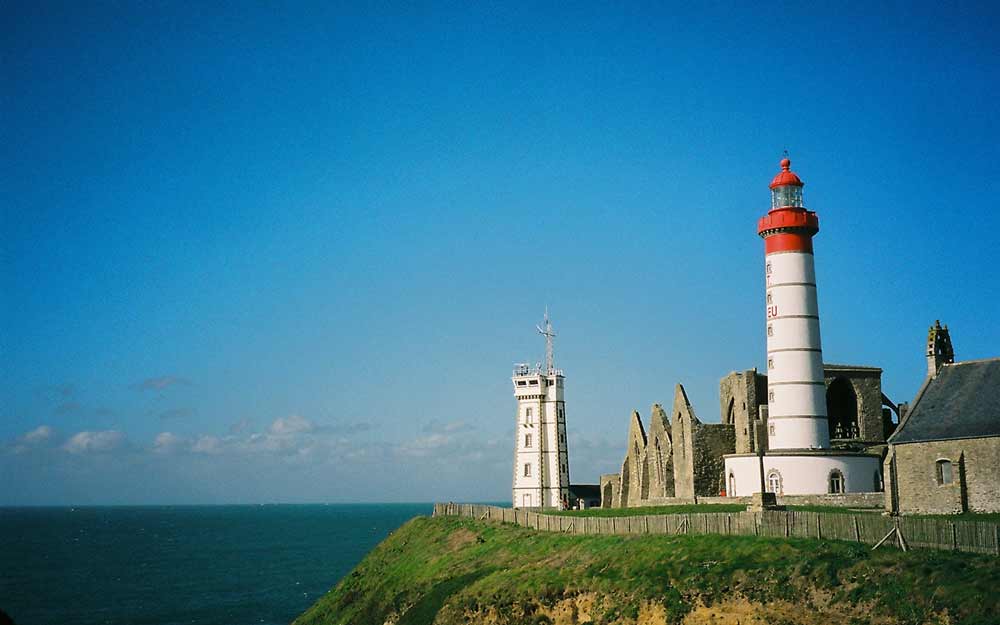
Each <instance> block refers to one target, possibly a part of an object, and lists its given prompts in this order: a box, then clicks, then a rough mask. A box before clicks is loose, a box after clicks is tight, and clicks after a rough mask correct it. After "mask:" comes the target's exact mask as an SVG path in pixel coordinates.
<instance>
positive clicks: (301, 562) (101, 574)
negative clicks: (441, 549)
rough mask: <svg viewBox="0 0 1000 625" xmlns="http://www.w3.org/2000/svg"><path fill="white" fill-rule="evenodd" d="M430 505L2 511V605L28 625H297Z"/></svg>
mask: <svg viewBox="0 0 1000 625" xmlns="http://www.w3.org/2000/svg"><path fill="white" fill-rule="evenodd" d="M431 510H432V504H429V503H417V504H357V505H354V504H350V505H347V504H338V505H333V504H331V505H323V504H317V505H233V506H127V507H75V508H40V507H39V508H0V610H3V611H4V612H5V613H6V614H7V615H9V616H10V617H11V618H12V619H13V620H14V622H15V623H16V624H17V625H146V624H148V625H188V624H195V623H197V624H199V625H259V624H265V625H279V624H280V625H287V624H288V623H290V622H291V621H292V620H293V619H295V617H297V616H298V615H299V614H301V613H302V612H303V611H305V610H306V609H307V608H308V607H309V606H311V605H312V604H313V603H314V602H315V601H316V600H317V599H318V598H319V597H321V596H322V595H323V594H325V593H326V592H327V591H328V590H329V589H330V588H332V587H333V586H334V585H336V583H337V581H338V580H340V578H341V577H343V576H344V575H345V574H347V573H348V572H350V571H351V569H352V568H354V566H355V565H357V564H358V562H360V561H361V559H362V558H363V557H364V555H365V554H366V553H368V551H369V550H371V549H372V547H374V546H375V545H376V544H378V543H379V542H380V541H381V540H382V539H383V538H385V537H386V536H388V535H389V533H390V532H392V531H393V530H395V529H396V528H398V527H399V526H400V525H402V524H403V523H405V522H406V521H407V520H408V519H411V518H413V517H414V516H417V515H428V514H430V513H431ZM0 621H2V619H0Z"/></svg>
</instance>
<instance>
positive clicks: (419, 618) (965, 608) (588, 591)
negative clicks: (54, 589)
mask: <svg viewBox="0 0 1000 625" xmlns="http://www.w3.org/2000/svg"><path fill="white" fill-rule="evenodd" d="M997 588H1000V559H998V558H996V557H994V556H981V555H970V554H961V553H950V552H940V551H925V550H914V551H910V552H909V553H903V552H900V551H897V550H895V549H884V550H879V551H874V552H872V551H870V550H869V548H868V547H866V546H864V545H858V544H853V543H845V542H835V541H825V542H824V541H817V540H807V539H771V538H754V537H743V536H700V535H684V536H652V535H650V536H579V535H566V534H555V533H546V532H537V531H533V530H530V529H525V528H521V527H517V526H512V525H505V524H500V523H496V522H485V521H474V520H471V519H463V518H457V517H438V518H427V517H418V518H416V519H413V520H411V521H409V522H408V523H407V524H406V525H404V526H403V527H401V528H400V529H398V530H397V531H396V532H394V533H393V534H392V535H390V536H389V537H388V538H386V540H385V541H383V542H382V543H381V544H380V545H378V546H377V547H376V548H375V549H374V550H373V551H372V552H371V553H369V554H368V555H367V556H366V557H365V559H364V560H363V561H362V562H361V563H360V564H359V565H358V566H357V568H356V569H355V570H354V571H353V572H351V573H350V574H349V575H348V576H346V577H345V578H344V579H343V580H341V581H340V583H339V584H337V586H336V587H335V588H334V589H333V590H331V591H330V592H329V593H327V594H326V595H325V596H324V597H322V598H321V599H320V600H319V601H317V602H316V604H315V605H313V606H312V607H311V608H309V610H307V611H306V612H305V613H304V614H302V615H301V616H300V617H299V618H297V619H296V620H295V621H294V623H293V625H320V624H323V625H334V624H345V625H430V624H434V625H458V624H463V625H464V624H480V623H482V624H486V625H515V624H517V625H520V624H525V625H542V624H550V625H577V624H583V623H594V624H599V623H601V624H603V623H607V624H615V625H633V624H634V625H661V624H668V623H680V624H684V625H694V624H709V623H711V624H715V625H736V624H737V623H738V624H740V625H765V624H768V625H776V624H779V623H803V624H810V625H813V624H815V625H819V624H826V623H832V622H841V623H845V624H846V623H851V624H859V625H860V624H865V623H872V624H879V625H893V624H901V625H902V624H918V623H938V624H942V625H943V624H969V625H987V624H988V623H989V624H992V623H995V622H996V620H995V619H996V615H997V614H1000V598H998V597H1000V594H998V593H996V589H997Z"/></svg>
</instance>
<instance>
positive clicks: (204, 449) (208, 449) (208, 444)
mask: <svg viewBox="0 0 1000 625" xmlns="http://www.w3.org/2000/svg"><path fill="white" fill-rule="evenodd" d="M191 451H193V452H195V453H198V454H218V453H221V452H222V439H220V438H219V437H217V436H200V437H198V440H196V441H195V442H194V446H193V447H191Z"/></svg>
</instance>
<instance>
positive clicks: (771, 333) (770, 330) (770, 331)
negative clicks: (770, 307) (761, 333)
mask: <svg viewBox="0 0 1000 625" xmlns="http://www.w3.org/2000/svg"><path fill="white" fill-rule="evenodd" d="M767 335H768V336H774V326H772V325H770V324H768V326H767Z"/></svg>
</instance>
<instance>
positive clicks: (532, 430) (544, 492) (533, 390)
mask: <svg viewBox="0 0 1000 625" xmlns="http://www.w3.org/2000/svg"><path fill="white" fill-rule="evenodd" d="M538 332H539V333H540V334H542V335H543V336H544V337H545V367H544V368H543V367H542V366H540V365H535V366H531V365H528V364H518V365H514V376H513V377H512V378H511V380H512V382H513V383H514V397H515V398H516V399H517V417H516V419H515V423H514V486H513V504H514V507H515V508H562V507H566V506H568V503H569V453H568V451H567V447H566V404H565V401H564V399H563V392H564V386H565V384H564V383H565V377H564V376H563V372H562V371H561V370H560V369H556V368H555V362H554V357H553V347H552V340H553V338H555V334H554V333H553V331H552V323H551V321H549V312H548V310H546V311H545V321H544V325H543V326H539V327H538Z"/></svg>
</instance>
